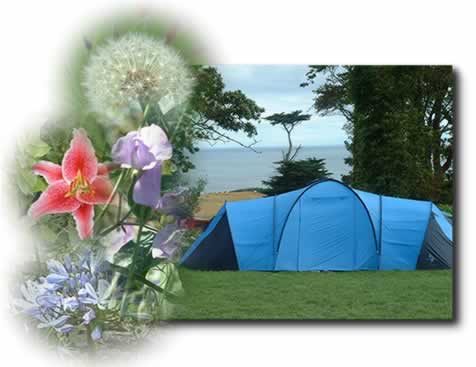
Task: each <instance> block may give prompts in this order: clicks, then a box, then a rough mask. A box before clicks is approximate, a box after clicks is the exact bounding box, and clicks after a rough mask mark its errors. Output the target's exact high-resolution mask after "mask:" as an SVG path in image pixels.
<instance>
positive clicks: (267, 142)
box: [200, 65, 345, 148]
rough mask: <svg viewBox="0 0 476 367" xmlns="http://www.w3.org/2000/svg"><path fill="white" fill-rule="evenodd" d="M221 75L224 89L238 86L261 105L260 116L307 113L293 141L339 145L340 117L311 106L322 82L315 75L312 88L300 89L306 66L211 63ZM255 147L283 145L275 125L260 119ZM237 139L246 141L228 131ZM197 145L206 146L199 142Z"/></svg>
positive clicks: (281, 133)
mask: <svg viewBox="0 0 476 367" xmlns="http://www.w3.org/2000/svg"><path fill="white" fill-rule="evenodd" d="M215 66H216V67H217V69H218V70H219V72H220V73H221V74H222V76H223V80H224V82H225V88H226V90H235V89H240V90H242V91H243V93H245V94H246V95H247V96H248V97H250V98H252V99H253V100H254V101H255V102H256V103H257V104H258V105H259V106H261V107H263V108H265V113H264V116H268V115H270V114H273V113H278V112H291V111H295V110H302V111H304V112H305V113H311V114H312V115H313V116H312V118H311V120H310V121H307V122H304V123H303V124H302V125H301V126H299V127H297V128H296V129H295V131H294V132H293V142H295V143H296V144H302V145H303V146H316V145H343V144H344V140H345V134H344V131H343V130H342V127H343V125H344V123H345V120H344V118H343V117H342V116H325V117H321V116H318V115H317V114H316V113H315V112H314V110H313V108H312V105H313V99H314V94H313V93H312V89H314V88H315V87H317V86H318V85H319V84H320V83H322V82H323V79H322V78H320V79H319V78H318V79H317V82H316V84H314V87H308V88H302V87H300V86H299V85H300V83H302V82H304V81H305V79H306V77H305V74H306V72H307V71H308V66H307V65H215ZM257 131H258V136H257V137H256V139H257V140H258V141H259V143H258V144H257V147H270V146H286V145H287V138H286V134H285V132H284V131H283V130H282V129H280V128H279V127H278V126H271V125H270V124H269V123H268V122H266V121H263V122H261V123H260V124H257ZM230 135H231V136H232V137H233V138H235V139H238V140H240V141H244V142H246V141H248V142H249V141H250V140H249V139H248V138H247V137H246V136H245V134H243V133H232V134H230ZM200 146H201V147H208V146H209V144H207V143H205V142H203V143H201V144H200ZM234 146H235V144H233V143H226V144H224V143H218V144H216V145H215V147H218V148H223V147H234Z"/></svg>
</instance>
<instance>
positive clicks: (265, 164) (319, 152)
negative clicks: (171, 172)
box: [189, 146, 349, 193]
mask: <svg viewBox="0 0 476 367" xmlns="http://www.w3.org/2000/svg"><path fill="white" fill-rule="evenodd" d="M282 150H283V148H260V149H259V151H260V152H261V153H260V154H258V153H255V152H253V151H251V150H249V149H244V148H230V149H202V150H200V151H199V152H198V153H196V154H194V156H193V159H192V161H193V162H194V164H195V166H196V168H195V169H194V170H193V171H191V172H190V174H189V179H190V181H191V182H194V181H195V180H196V179H198V178H204V179H206V181H207V186H206V188H205V192H207V193H208V192H221V191H232V190H238V189H244V188H251V187H260V186H262V184H261V181H263V180H267V179H268V178H269V177H271V176H272V175H274V174H275V173H276V171H275V165H273V162H276V161H279V160H281V158H282V153H281V152H282ZM348 155H349V153H348V152H347V150H346V149H345V147H344V146H319V147H303V148H302V149H301V150H300V152H299V154H298V157H297V159H304V158H310V157H316V158H323V159H325V160H326V167H327V170H328V171H330V172H331V173H332V177H333V178H336V179H340V178H341V176H342V175H343V174H347V173H348V172H349V166H347V165H346V164H345V163H344V158H345V157H347V156H348Z"/></svg>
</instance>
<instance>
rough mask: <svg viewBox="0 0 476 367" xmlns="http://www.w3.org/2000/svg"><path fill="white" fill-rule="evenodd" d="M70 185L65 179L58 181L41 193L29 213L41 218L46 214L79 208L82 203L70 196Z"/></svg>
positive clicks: (69, 211) (72, 210)
mask: <svg viewBox="0 0 476 367" xmlns="http://www.w3.org/2000/svg"><path fill="white" fill-rule="evenodd" d="M68 192H69V185H68V184H67V183H66V182H64V181H56V182H54V183H52V184H51V185H50V186H48V188H47V189H46V190H45V191H44V192H43V193H42V194H41V195H40V197H39V199H38V200H37V201H35V202H34V203H33V204H32V205H31V207H30V209H29V210H28V214H29V215H30V216H32V217H33V218H40V217H41V216H43V215H46V214H60V213H71V212H74V211H75V210H77V209H78V208H79V206H80V205H81V203H80V202H79V201H78V200H76V198H74V197H68V196H67V194H68Z"/></svg>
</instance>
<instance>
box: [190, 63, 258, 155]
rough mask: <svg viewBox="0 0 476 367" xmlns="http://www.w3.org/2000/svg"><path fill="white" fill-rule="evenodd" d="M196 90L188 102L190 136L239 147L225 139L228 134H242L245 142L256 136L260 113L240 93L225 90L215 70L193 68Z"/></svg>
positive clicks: (235, 141) (206, 67)
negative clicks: (191, 133) (191, 129)
mask: <svg viewBox="0 0 476 367" xmlns="http://www.w3.org/2000/svg"><path fill="white" fill-rule="evenodd" d="M194 75H195V80H196V86H195V90H194V93H193V94H192V98H191V100H190V110H191V111H192V112H191V113H190V115H189V116H190V119H191V124H192V126H193V136H195V137H196V138H197V139H200V140H207V141H210V142H213V141H230V142H234V143H237V144H239V145H242V146H246V145H245V144H244V143H243V142H240V141H237V140H235V139H233V138H231V137H230V136H228V135H227V132H228V131H233V132H237V131H242V132H244V133H245V134H246V135H247V136H248V137H249V138H252V137H254V136H255V135H256V134H257V132H256V127H255V125H254V123H255V122H259V120H260V118H261V114H262V113H263V112H264V109H263V108H261V107H259V106H258V105H257V104H256V103H255V102H254V101H253V100H252V99H250V98H248V97H247V96H246V95H245V94H244V93H243V92H242V91H241V90H234V91H229V90H225V83H224V82H223V78H222V76H221V75H220V73H219V72H218V70H217V69H216V68H214V67H211V66H196V67H195V74H194Z"/></svg>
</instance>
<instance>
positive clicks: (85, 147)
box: [61, 129, 98, 183]
mask: <svg viewBox="0 0 476 367" xmlns="http://www.w3.org/2000/svg"><path fill="white" fill-rule="evenodd" d="M61 169H62V171H63V177H64V179H65V180H66V181H67V182H68V183H71V181H73V180H74V179H75V178H76V176H77V175H78V172H80V173H81V174H82V175H83V177H84V178H86V180H88V181H89V182H91V181H92V180H94V178H96V175H97V172H98V162H97V158H96V154H95V152H94V148H93V145H92V144H91V141H90V140H89V138H88V135H87V134H86V131H84V129H74V130H73V140H71V145H70V148H69V149H68V150H67V151H66V153H65V155H64V157H63V162H62V163H61Z"/></svg>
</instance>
